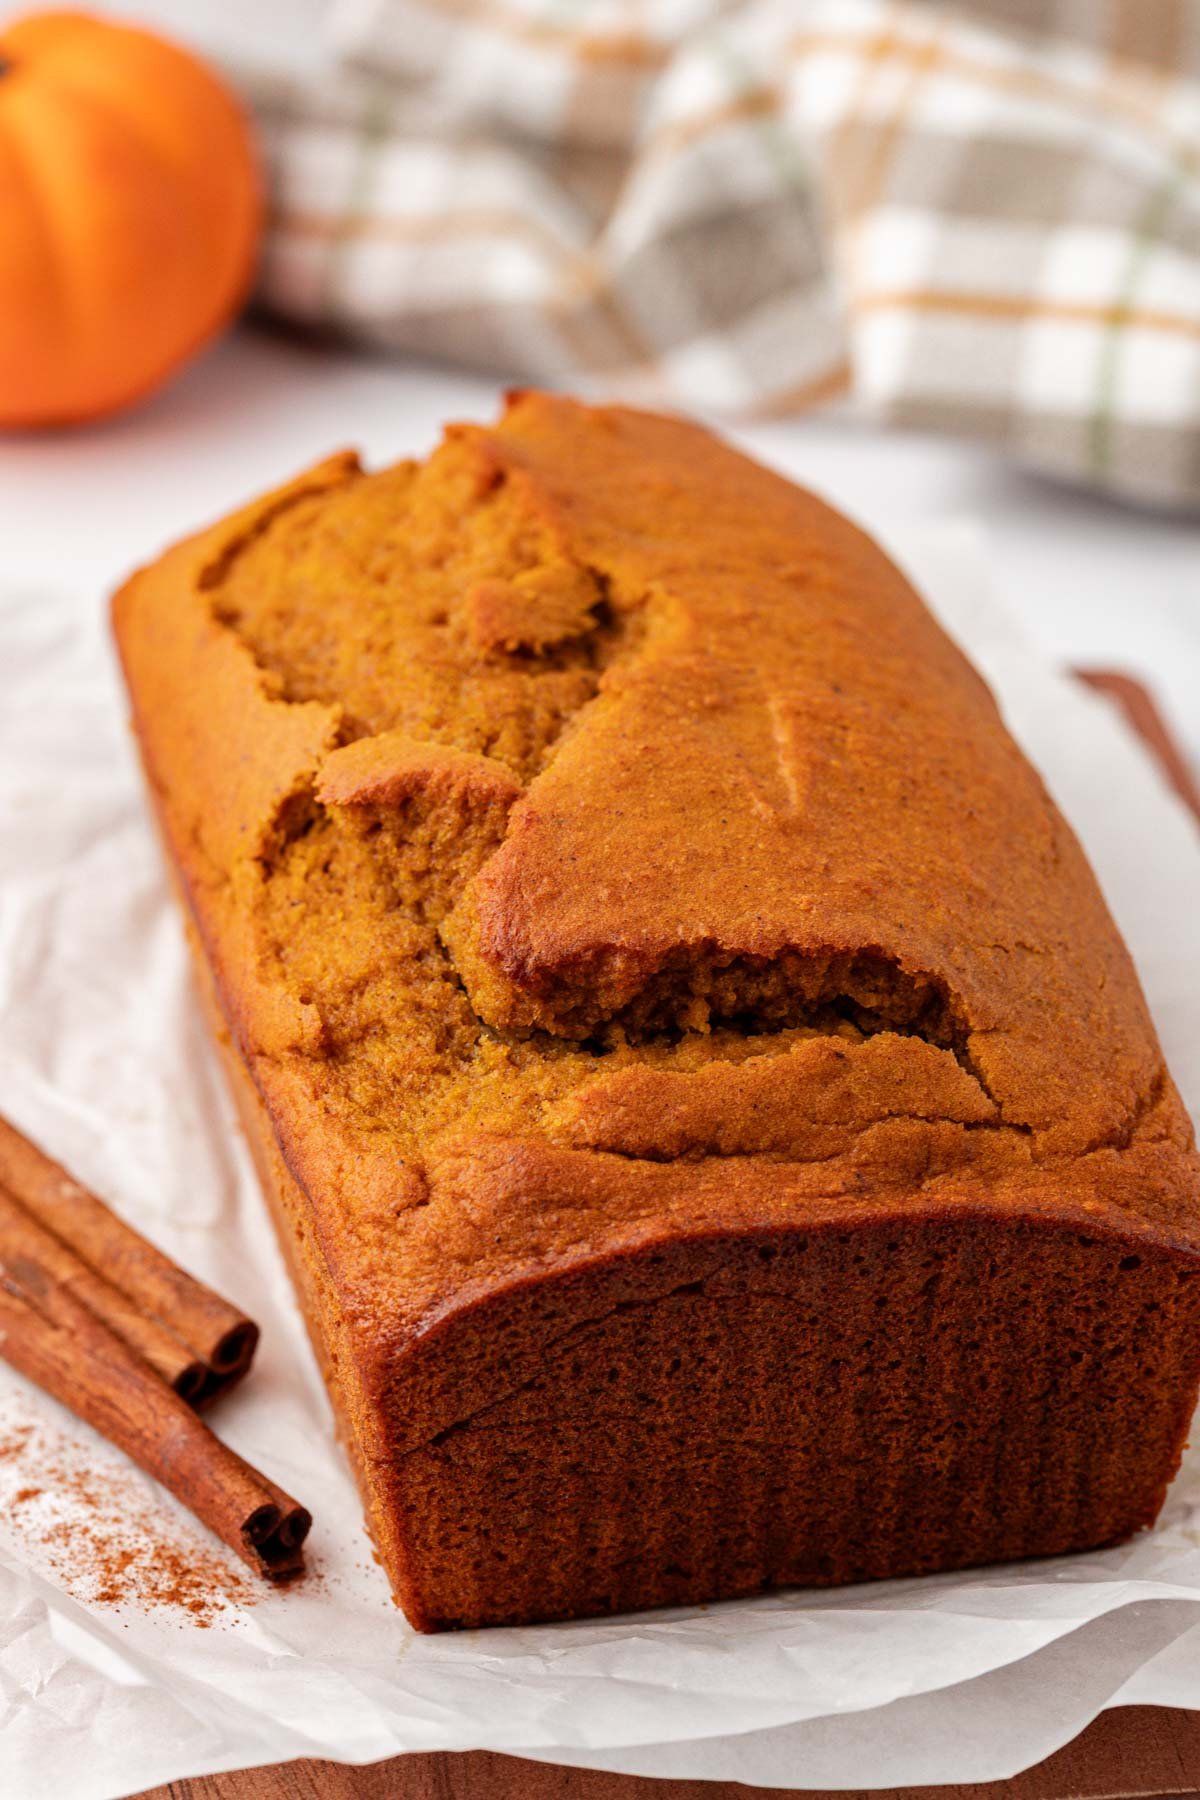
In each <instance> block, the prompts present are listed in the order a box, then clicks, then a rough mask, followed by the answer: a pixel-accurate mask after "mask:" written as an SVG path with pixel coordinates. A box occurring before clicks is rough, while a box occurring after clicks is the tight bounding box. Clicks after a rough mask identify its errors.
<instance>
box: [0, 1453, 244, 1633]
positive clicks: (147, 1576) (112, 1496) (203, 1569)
mask: <svg viewBox="0 0 1200 1800" xmlns="http://www.w3.org/2000/svg"><path fill="white" fill-rule="evenodd" d="M0 1522H2V1529H3V1531H4V1532H5V1534H6V1535H7V1536H8V1538H9V1541H10V1543H11V1545H12V1548H13V1549H14V1551H15V1552H16V1553H17V1554H18V1555H19V1556H20V1557H21V1558H22V1560H23V1561H24V1562H26V1563H27V1564H28V1565H29V1566H30V1567H31V1568H33V1569H34V1570H36V1571H37V1572H38V1573H39V1574H42V1575H44V1576H46V1577H47V1578H48V1579H49V1580H51V1581H54V1582H55V1583H56V1584H57V1585H59V1586H61V1587H62V1588H64V1589H65V1590H66V1591H67V1593H69V1594H70V1595H71V1596H72V1597H73V1598H74V1599H76V1600H80V1601H82V1602H83V1603H85V1604H87V1605H90V1606H105V1607H113V1608H123V1609H125V1608H129V1609H132V1608H141V1609H143V1610H145V1609H158V1610H167V1611H171V1612H174V1613H175V1614H176V1615H177V1616H178V1618H179V1622H180V1624H188V1625H193V1626H198V1627H201V1628H205V1627H208V1626H210V1625H212V1624H214V1623H215V1622H216V1621H217V1620H218V1619H220V1618H221V1617H222V1616H223V1615H225V1616H230V1615H232V1614H233V1613H234V1612H235V1611H236V1610H237V1609H240V1608H241V1607H245V1606H252V1605H253V1604H254V1603H255V1601H256V1600H258V1599H259V1598H261V1595H262V1592H263V1589H262V1588H261V1586H260V1585H259V1584H258V1583H257V1582H255V1581H252V1580H251V1579H250V1577H249V1576H248V1575H246V1574H244V1573H243V1572H242V1570H241V1568H240V1567H239V1566H238V1565H237V1564H236V1563H234V1562H233V1561H232V1559H231V1558H230V1557H228V1556H226V1555H225V1554H224V1553H223V1552H222V1551H221V1550H219V1549H218V1548H217V1547H216V1546H215V1545H210V1544H209V1543H207V1542H206V1541H205V1539H204V1538H203V1537H202V1536H201V1534H200V1533H199V1532H198V1531H193V1530H189V1528H188V1527H187V1525H186V1523H185V1522H184V1521H182V1520H176V1518H175V1517H174V1516H173V1514H172V1512H171V1511H170V1510H169V1503H168V1502H167V1501H166V1500H165V1499H163V1500H161V1501H160V1500H159V1497H158V1496H157V1495H156V1494H155V1493H154V1491H153V1490H152V1489H150V1488H149V1486H148V1484H147V1483H146V1482H145V1481H143V1480H142V1479H141V1478H140V1477H137V1476H135V1475H133V1474H132V1472H131V1471H127V1470H125V1469H124V1468H123V1467H122V1466H121V1465H120V1463H119V1462H118V1461H117V1460H116V1459H115V1458H114V1459H113V1460H112V1461H111V1462H110V1461H109V1460H108V1457H107V1453H106V1452H104V1451H102V1450H101V1447H100V1446H98V1445H96V1444H95V1443H92V1442H89V1443H82V1442H79V1441H76V1440H74V1439H71V1438H68V1437H66V1436H65V1435H60V1434H57V1433H56V1432H55V1431H54V1430H53V1428H52V1427H50V1426H48V1425H41V1424H38V1425H33V1424H8V1423H4V1422H0Z"/></svg>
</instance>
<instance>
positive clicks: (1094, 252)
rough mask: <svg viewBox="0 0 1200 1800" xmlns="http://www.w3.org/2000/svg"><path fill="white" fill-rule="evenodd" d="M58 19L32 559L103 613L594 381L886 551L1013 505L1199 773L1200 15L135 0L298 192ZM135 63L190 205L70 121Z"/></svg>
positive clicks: (53, 41)
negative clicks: (704, 437)
mask: <svg viewBox="0 0 1200 1800" xmlns="http://www.w3.org/2000/svg"><path fill="white" fill-rule="evenodd" d="M27 12H28V9H26V8H7V9H6V8H5V7H4V6H3V4H0V202H3V204H0V421H3V423H4V425H6V426H7V427H8V429H7V430H4V431H2V432H0V517H2V521H3V531H2V532H0V583H7V584H8V585H9V586H12V584H14V583H19V584H23V585H24V586H25V587H26V588H27V589H28V588H30V587H33V588H37V589H39V590H42V589H44V590H45V592H46V593H47V596H48V597H49V596H53V599H54V603H55V604H57V605H59V606H60V607H61V608H62V609H63V617H64V620H65V619H67V618H69V617H70V616H72V611H73V609H76V608H94V607H96V606H98V605H99V604H100V599H101V596H102V595H103V594H104V593H105V592H106V591H107V590H108V589H109V588H110V587H111V586H112V585H113V584H114V583H115V582H116V581H117V580H118V579H119V578H120V577H121V576H122V575H123V574H124V573H125V572H126V571H127V570H128V568H129V567H130V566H131V565H132V564H133V563H136V562H138V561H141V560H145V559H146V558H147V557H149V556H150V555H151V554H153V553H154V552H155V551H156V550H157V549H158V548H159V547H160V546H161V544H162V543H163V542H164V541H166V540H168V539H170V538H172V537H174V536H177V535H179V534H180V533H182V532H183V531H185V530H187V529H190V528H192V527H193V526H195V525H198V524H200V523H202V522H204V521H205V520H206V519H208V518H211V517H213V516H214V515H216V514H218V513H220V512H221V511H222V510H225V509H227V508H228V507H230V506H232V505H233V504H235V503H236V502H238V501H239V500H241V499H244V498H245V497H247V496H248V495H250V494H252V493H254V492H256V491H259V490H261V489H262V488H264V487H267V486H269V485H271V484H273V483H275V482H276V481H278V480H280V479H281V478H283V477H285V476H287V475H288V474H290V473H292V472H294V471H295V470H296V469H297V468H298V467H300V466H302V465H303V464H304V463H305V462H307V461H310V460H315V459H316V458H317V457H318V456H320V455H323V454H324V453H326V452H327V451H329V450H330V449H332V448H334V447H336V446H339V445H342V444H355V445H359V446H361V447H362V449H363V450H364V452H365V455H366V457H367V459H368V460H369V461H371V462H374V463H378V462H381V461H385V460H390V459H393V458H395V457H396V456H399V455H402V454H415V453H423V452H424V451H425V450H426V449H427V448H428V447H429V446H430V445H431V443H432V442H433V441H434V439H435V438H436V436H437V434H438V432H439V430H440V428H441V426H442V424H443V423H444V422H445V421H446V420H447V419H449V418H453V417H456V416H463V415H472V416H476V417H480V416H482V417H486V416H488V415H489V414H490V413H492V412H493V411H494V409H495V406H496V402H497V397H498V394H499V391H500V389H501V388H502V387H503V386H504V385H505V384H509V383H512V382H514V381H515V382H521V381H525V382H537V383H545V384H553V385H563V386H568V387H571V388H573V389H575V390H576V391H581V392H583V393H585V394H588V395H594V396H597V397H599V396H604V397H609V396H619V397H622V398H627V399H630V400H632V401H635V402H637V403H640V404H648V405H660V406H666V407H674V408H680V409H684V410H689V411H693V412H697V413H700V414H701V415H703V416H705V417H706V418H709V419H711V420H712V421H714V422H715V423H717V424H718V425H719V426H720V428H721V429H724V430H726V431H729V432H731V433H732V434H733V435H734V436H735V437H736V438H738V440H739V441H740V442H742V443H743V444H744V445H745V446H746V447H747V448H748V449H750V450H751V451H752V452H753V453H755V454H757V455H759V456H761V457H763V458H765V459H767V460H768V461H771V462H773V463H775V464H776V465H777V466H780V467H782V468H784V469H785V470H786V471H787V472H788V473H790V474H792V475H793V476H795V477H796V478H798V479H800V480H802V481H804V482H806V483H807V484H808V485H811V486H813V487H815V488H817V489H818V490H819V491H821V492H822V493H824V494H825V495H826V496H827V497H828V498H830V499H831V500H833V501H834V502H835V503H836V504H838V505H840V506H842V507H844V508H845V509H846V510H848V511H850V512H851V513H852V514H854V515H855V516H857V517H858V518H859V519H860V520H862V521H863V522H864V523H865V524H866V525H868V527H870V528H871V529H873V530H875V531H877V532H882V533H883V534H884V535H885V536H886V534H887V533H888V531H889V530H891V529H894V528H896V527H900V526H908V525H911V524H913V523H917V522H920V521H922V520H931V519H943V518H950V517H952V518H956V519H957V518H963V517H966V518H968V519H970V520H972V521H973V522H975V523H977V524H978V526H979V527H980V528H981V529H982V531H983V533H984V540H985V542H986V545H987V550H988V555H989V558H990V561H991V564H992V568H993V571H994V576H995V580H996V585H997V589H998V591H999V593H1000V596H1001V598H1002V599H1003V600H1004V601H1005V603H1006V604H1007V605H1008V607H1009V609H1010V610H1011V611H1012V612H1013V614H1014V615H1015V616H1016V617H1017V619H1018V620H1019V622H1020V624H1021V626H1022V628H1023V629H1024V631H1025V632H1026V634H1027V635H1028V636H1030V637H1031V638H1032V639H1033V640H1034V641H1035V643H1037V644H1038V645H1039V646H1040V647H1041V648H1042V649H1043V650H1044V652H1045V653H1046V654H1047V655H1048V656H1049V657H1051V658H1052V659H1053V660H1055V661H1056V662H1059V663H1063V664H1071V665H1080V664H1086V665H1090V666H1096V665H1106V666H1111V667H1117V668H1122V669H1126V670H1129V671H1130V672H1132V673H1134V674H1136V675H1140V676H1141V677H1143V678H1144V679H1146V680H1147V681H1148V683H1149V684H1150V686H1151V687H1152V688H1153V689H1154V690H1155V691H1156V693H1157V694H1158V696H1159V697H1160V699H1161V700H1162V701H1163V702H1164V704H1165V707H1166V710H1167V711H1168V714H1169V716H1170V720H1171V723H1172V726H1173V728H1174V729H1175V731H1176V733H1177V734H1178V735H1179V736H1180V737H1181V738H1182V739H1183V740H1184V741H1185V742H1186V743H1187V745H1188V747H1189V748H1190V750H1191V752H1192V754H1193V756H1194V757H1195V758H1197V759H1200V531H1198V528H1197V524H1198V518H1200V0H944V3H943V0H899V3H886V0H724V3H722V0H625V3H624V4H621V3H619V0H240V3H238V4H234V3H232V0H130V3H128V4H125V5H123V6H121V7H120V8H114V9H113V10H112V13H111V14H110V13H109V12H108V11H107V10H106V9H103V8H101V9H100V12H99V14H98V16H99V17H102V18H108V17H119V18H120V19H122V20H125V21H128V22H130V23H136V24H138V25H141V26H145V27H147V28H148V29H150V30H151V31H152V32H154V33H162V34H165V35H166V36H167V37H168V38H170V39H171V40H173V41H174V42H175V43H176V44H177V45H179V46H180V47H181V49H183V50H185V51H186V52H188V53H189V55H195V56H198V57H200V58H201V59H203V62H204V63H205V64H206V65H207V68H208V69H209V70H211V72H212V74H213V75H214V76H215V78H216V81H217V83H218V84H219V86H220V87H221V88H222V89H224V90H225V91H226V93H227V94H230V95H232V96H234V97H235V100H236V105H237V106H238V107H239V108H240V110H241V114H242V117H243V119H244V120H245V125H244V126H243V125H239V126H238V127H237V129H239V130H243V131H247V130H248V133H249V142H250V144H251V145H252V152H251V153H252V155H253V156H254V158H255V159H256V160H257V162H258V165H259V167H260V168H261V171H262V184H263V193H264V196H265V198H264V202H263V208H262V211H261V212H258V211H256V210H255V209H256V206H257V201H256V200H255V199H254V196H253V194H252V191H251V190H252V186H253V183H252V179H251V177H250V176H248V175H247V173H246V172H245V170H246V165H245V164H243V162H241V161H239V156H240V152H239V151H238V149H237V147H236V145H234V143H233V141H232V138H230V139H229V140H228V141H227V139H226V136H225V135H223V134H225V133H226V132H228V131H232V130H233V129H234V127H233V126H232V125H231V124H230V121H229V119H227V118H226V117H225V116H224V115H219V114H218V113H217V112H212V111H207V110H206V108H211V107H214V106H217V104H218V102H217V99H215V98H214V96H213V95H212V94H209V93H208V92H207V90H205V91H204V92H201V91H200V89H199V87H198V86H197V85H196V82H195V80H193V79H192V78H190V77H188V76H187V74H186V73H185V72H184V70H183V68H182V65H180V67H179V68H178V69H176V67H175V65H171V67H170V69H168V68H167V65H165V64H164V65H163V69H164V71H166V72H165V74H163V76H162V77H161V78H160V76H159V74H158V72H157V67H158V66H157V65H156V64H153V62H152V61H146V60H144V59H143V58H142V57H141V54H140V52H138V53H137V54H135V53H134V51H133V50H132V49H131V48H130V47H129V46H128V45H125V47H124V48H121V47H120V46H117V47H116V48H115V49H114V48H113V47H112V46H110V45H107V44H101V43H100V41H99V40H93V39H91V38H87V39H85V40H82V41H76V40H70V41H68V40H67V39H65V38H64V37H63V35H62V34H61V33H57V34H56V32H54V31H45V32H44V31H41V30H40V28H39V29H37V30H35V31H34V32H33V33H32V34H30V35H26V36H22V33H23V31H24V30H25V27H24V26H23V25H22V24H21V23H19V22H17V21H21V20H23V19H25V17H26V15H27ZM6 46H12V47H8V48H6ZM101 71H102V72H103V73H102V74H101ZM114 71H116V72H114ZM189 81H191V85H189ZM89 84H90V87H89ZM97 88H103V96H102V99H103V106H104V108H105V109H107V111H108V112H109V113H112V112H113V111H114V110H116V111H118V112H119V111H120V109H121V108H125V109H126V110H127V111H128V113H129V115H130V135H131V136H132V137H133V138H135V139H136V140H137V141H138V142H139V143H140V144H141V145H142V147H143V149H144V147H145V145H146V143H147V141H148V139H149V138H150V137H155V143H156V150H155V155H156V157H158V159H159V162H160V163H161V161H162V158H163V157H164V156H167V155H169V157H170V158H173V159H175V161H176V162H177V163H178V165H179V167H178V169H177V171H176V176H175V180H176V190H175V198H174V202H173V203H172V201H171V197H170V196H169V195H168V196H167V197H166V198H165V199H164V197H163V196H161V195H159V194H158V193H157V190H156V189H155V182H156V181H157V179H158V174H157V166H158V165H157V164H156V169H155V170H154V171H150V172H147V171H145V170H143V171H142V172H141V174H140V175H139V176H138V177H137V181H136V182H135V181H134V180H133V178H132V177H127V175H126V174H125V173H124V172H123V171H124V167H125V165H124V163H123V161H122V157H123V156H124V154H125V152H124V150H123V149H121V146H119V145H118V144H117V143H116V139H115V138H114V139H113V144H112V153H111V155H110V154H109V153H108V149H107V148H106V150H105V153H104V154H103V155H101V154H99V153H98V152H96V151H95V147H94V145H91V144H90V140H88V141H85V137H84V134H83V128H82V127H80V132H81V135H80V141H79V143H78V144H75V143H74V141H73V135H72V134H73V132H74V130H75V124H74V121H75V118H76V111H75V110H73V109H76V108H77V107H79V108H85V102H87V96H88V92H91V90H95V89H97ZM193 90H194V91H193ZM156 96H157V98H156ZM92 98H93V99H94V98H95V93H94V92H93V93H92ZM168 100H169V104H168ZM193 102H194V105H193ZM222 103H223V102H222ZM56 108H57V109H58V110H57V111H56ZM85 110H86V108H85ZM80 116H82V114H80ZM232 116H233V115H230V118H232ZM105 129H106V130H107V129H108V128H107V126H106V127H105ZM189 130H190V131H191V133H192V136H193V139H194V142H192V143H191V144H190V145H189V143H188V142H187V132H188V131H189ZM155 134H157V136H156V135H155ZM168 140H169V142H168ZM107 143H108V140H107V139H106V140H105V144H106V146H107ZM51 145H53V148H51V147H50V146H51ZM189 159H190V166H189V167H187V168H185V165H188V164H189ZM47 169H49V170H50V173H48V174H47V173H45V171H46V170H47ZM185 176H186V179H185ZM221 181H224V182H225V184H226V185H225V187H224V188H222V187H221V186H220V182H221ZM205 184H207V185H205ZM135 190H136V193H137V195H138V196H139V198H138V199H137V203H136V205H135V204H134V202H133V201H132V200H130V199H129V195H130V194H132V193H133V192H134V191H135ZM18 202H19V204H18ZM193 205H194V206H195V207H196V208H197V209H198V212H197V216H199V214H200V213H204V214H205V219H206V223H205V228H204V229H205V231H206V232H207V233H208V236H207V237H205V238H204V240H203V246H204V248H203V254H201V253H200V251H199V250H198V249H197V245H198V244H199V243H200V237H199V235H198V231H190V225H189V220H190V216H191V215H190V211H189V209H190V208H191V207H192V206H193ZM239 207H241V208H242V210H243V212H244V215H245V217H244V220H243V222H242V223H241V224H240V225H238V227H237V231H236V232H235V231H234V227H233V225H232V224H231V223H230V221H232V220H233V219H234V215H235V214H236V213H237V209H238V208H239ZM156 209H157V210H156ZM206 209H207V210H206ZM18 214H20V215H21V216H20V217H19V218H18ZM252 215H253V217H252ZM239 216H240V215H239ZM6 218H7V221H8V222H7V223H6V222H5V220H6ZM14 221H16V222H15V223H14ZM226 227H228V229H226ZM189 232H190V236H189ZM239 234H240V235H239ZM114 235H115V236H116V237H118V238H127V239H129V240H130V242H129V254H128V256H126V257H124V259H123V260H121V259H117V258H115V257H111V256H110V255H109V254H108V251H107V248H106V246H107V244H108V241H109V240H110V239H111V238H112V237H113V236H114ZM234 237H237V238H238V241H237V242H234V241H232V240H233V238H234ZM47 245H49V249H48V248H47ZM98 246H99V248H98ZM189 258H190V259H191V260H190V262H189V260H188V259H189ZM251 263H252V264H253V274H252V276H251ZM176 265H178V266H176ZM218 269H220V270H221V271H223V273H222V274H221V275H220V277H219V278H218V274H217V271H218ZM64 271H65V272H66V273H64ZM172 281H173V282H174V286H172V285H171V282H172ZM210 288H211V289H212V291H211V292H209V289H210ZM64 291H66V296H67V297H66V299H65V300H64ZM68 302H69V303H68ZM243 303H245V305H243ZM22 308H23V309H24V311H22ZM6 314H7V318H6ZM185 316H186V319H187V321H188V323H187V326H186V329H185V327H184V325H183V323H182V321H183V320H184V318H185ZM14 321H15V323H14ZM6 331H7V334H8V336H7V341H6V336H5V334H6ZM172 331H174V333H175V337H173V336H172ZM176 338H178V342H176V341H175V339H176ZM6 356H7V361H6ZM121 363H124V364H127V365H128V370H129V377H128V381H127V382H126V383H125V385H126V386H127V387H128V388H129V389H130V392H129V393H128V394H127V395H126V394H125V393H124V391H123V390H122V391H121V392H118V389H119V388H120V387H121V384H120V383H118V382H116V377H115V371H116V368H117V365H118V364H121ZM143 364H144V365H145V367H144V369H143V366H142V365H143ZM73 384H75V385H77V386H78V391H79V393H80V395H81V398H80V399H79V400H78V401H77V402H76V401H75V400H73V398H72V395H73V392H74V387H73ZM6 388H7V392H6ZM134 390H136V391H134Z"/></svg>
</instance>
